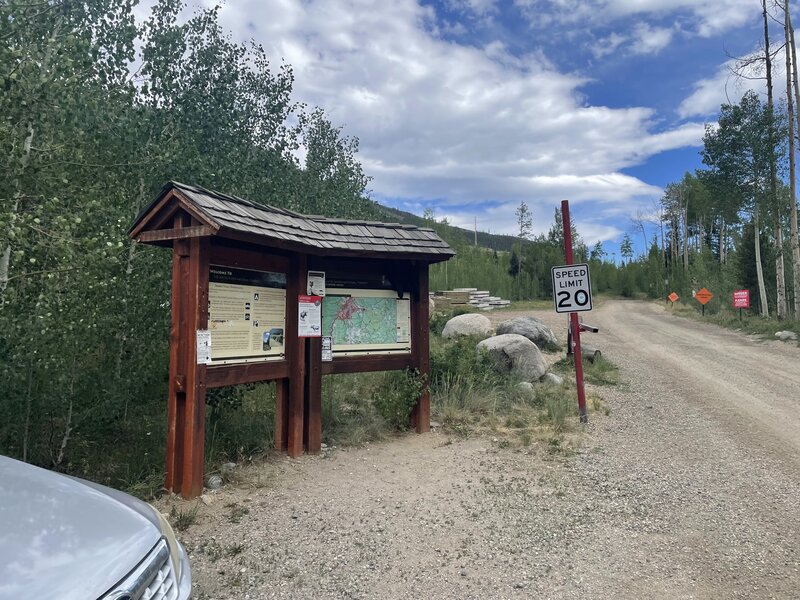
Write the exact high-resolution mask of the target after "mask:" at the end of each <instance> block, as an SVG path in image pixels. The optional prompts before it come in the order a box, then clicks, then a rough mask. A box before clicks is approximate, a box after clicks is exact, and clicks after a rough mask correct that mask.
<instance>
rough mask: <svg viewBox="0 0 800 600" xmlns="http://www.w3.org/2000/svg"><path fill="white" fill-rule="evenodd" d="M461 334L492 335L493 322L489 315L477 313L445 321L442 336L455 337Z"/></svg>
mask: <svg viewBox="0 0 800 600" xmlns="http://www.w3.org/2000/svg"><path fill="white" fill-rule="evenodd" d="M460 335H482V336H487V335H492V322H491V321H490V320H489V318H488V317H486V316H484V315H479V314H475V313H470V314H466V315H458V316H457V317H453V318H452V319H450V320H449V321H448V322H447V323H445V326H444V329H443V330H442V337H444V338H454V337H458V336H460Z"/></svg>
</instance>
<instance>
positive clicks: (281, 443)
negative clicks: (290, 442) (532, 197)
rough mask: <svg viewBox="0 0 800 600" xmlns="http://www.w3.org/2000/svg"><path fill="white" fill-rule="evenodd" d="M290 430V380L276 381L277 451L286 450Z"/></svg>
mask: <svg viewBox="0 0 800 600" xmlns="http://www.w3.org/2000/svg"><path fill="white" fill-rule="evenodd" d="M288 430H289V380H288V379H285V378H284V379H278V380H276V381H275V450H281V451H283V450H286V447H287V434H288Z"/></svg>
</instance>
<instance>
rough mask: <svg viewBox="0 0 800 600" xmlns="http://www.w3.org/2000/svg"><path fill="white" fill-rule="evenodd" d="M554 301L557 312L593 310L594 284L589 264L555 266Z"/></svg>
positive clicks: (553, 272)
mask: <svg viewBox="0 0 800 600" xmlns="http://www.w3.org/2000/svg"><path fill="white" fill-rule="evenodd" d="M551 273H552V276H553V301H554V302H555V305H556V312H557V313H571V312H584V311H587V310H592V284H591V281H590V280H589V265H587V264H580V265H564V266H562V267H553V268H552V270H551Z"/></svg>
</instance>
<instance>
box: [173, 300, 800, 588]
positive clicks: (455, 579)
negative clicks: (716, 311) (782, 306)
mask: <svg viewBox="0 0 800 600" xmlns="http://www.w3.org/2000/svg"><path fill="white" fill-rule="evenodd" d="M541 316H543V317H545V318H546V319H547V320H548V321H550V322H551V323H553V325H554V329H555V330H556V333H557V334H558V335H559V336H560V337H561V338H562V339H563V333H564V332H563V329H564V324H565V319H564V318H563V317H556V316H555V315H553V314H552V313H547V314H545V313H542V315H541ZM495 318H499V317H495ZM503 318H508V314H507V313H506V314H505V315H503ZM587 320H589V319H587ZM590 322H592V324H597V325H599V326H600V327H601V333H600V334H598V335H597V336H595V337H594V338H593V342H594V343H595V344H596V345H597V346H599V347H600V348H602V350H603V352H604V354H605V355H606V356H608V357H609V358H610V359H611V360H613V361H614V362H615V363H617V364H618V365H619V366H620V369H621V374H622V379H623V382H624V383H623V384H622V385H620V386H618V387H617V388H603V390H602V394H603V396H604V398H605V400H606V402H607V404H608V405H609V406H610V407H611V409H612V413H611V415H610V416H608V417H601V416H598V415H593V417H592V422H591V423H590V425H589V428H588V430H587V432H586V436H585V442H584V445H583V447H582V449H581V451H580V452H579V454H578V455H577V456H572V457H568V458H563V457H558V456H557V455H556V456H553V455H550V454H548V453H546V452H544V451H536V452H530V453H524V452H520V451H515V450H511V449H502V448H498V447H497V445H496V444H493V443H492V441H491V440H488V439H487V440H466V441H461V440H457V439H450V438H448V437H447V436H446V435H443V434H438V433H433V434H429V435H424V436H415V435H409V436H406V437H403V438H401V439H399V440H397V441H393V442H389V443H385V444H378V445H375V446H371V447H367V448H364V449H359V450H352V451H339V450H337V451H335V452H333V453H332V454H330V455H329V456H327V457H305V458H302V459H300V460H295V461H291V460H288V459H279V460H276V461H275V462H272V463H269V464H267V465H262V466H259V467H258V468H253V469H252V470H251V471H250V472H249V473H248V474H247V476H246V477H245V481H246V482H247V483H246V484H245V485H242V486H238V487H237V486H227V487H226V488H225V489H223V490H222V491H221V492H219V493H217V494H216V496H215V497H214V501H213V504H211V506H202V507H201V510H200V514H199V522H198V524H197V525H194V526H193V527H191V528H190V529H189V530H188V531H187V532H186V533H185V534H184V535H183V539H184V541H185V542H186V544H187V546H188V548H189V549H190V553H191V557H192V561H193V564H194V572H195V579H196V597H197V598H198V599H200V600H202V599H203V598H273V597H275V598H315V599H321V598H632V599H633V598H664V599H676V598H714V599H717V598H797V597H800V410H798V409H799V408H800V349H798V348H797V347H796V345H790V344H783V343H778V342H771V341H768V342H763V341H759V340H756V339H754V338H750V337H747V336H744V335H741V334H739V333H735V332H731V331H726V330H722V329H718V328H716V327H713V326H706V325H704V324H698V323H696V322H693V321H686V320H682V319H679V318H676V317H673V316H672V315H670V314H669V313H667V312H666V311H665V310H664V309H663V308H661V307H660V306H657V305H652V304H644V303H637V302H608V303H606V304H605V305H603V306H601V307H599V308H598V309H596V310H595V311H594V312H593V314H592V318H591V320H590ZM559 327H560V329H558V328H559ZM164 508H166V509H167V510H168V507H166V506H165V507H164Z"/></svg>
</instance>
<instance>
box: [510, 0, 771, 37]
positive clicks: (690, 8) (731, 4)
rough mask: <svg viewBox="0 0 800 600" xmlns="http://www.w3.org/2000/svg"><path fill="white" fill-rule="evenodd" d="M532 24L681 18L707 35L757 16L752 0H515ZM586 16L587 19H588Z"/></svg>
mask: <svg viewBox="0 0 800 600" xmlns="http://www.w3.org/2000/svg"><path fill="white" fill-rule="evenodd" d="M515 5H516V6H518V7H519V8H521V9H522V10H523V12H524V13H525V15H526V16H527V17H528V18H529V19H530V21H531V23H532V24H533V25H534V26H547V25H550V24H552V23H562V24H576V23H583V24H585V23H587V22H588V23H593V24H594V25H599V24H603V23H605V24H608V23H612V22H614V21H616V20H618V19H624V18H629V17H635V16H639V17H651V18H656V19H660V18H665V17H671V16H678V15H688V17H689V18H687V19H685V20H686V21H687V25H688V26H689V28H690V30H691V31H693V32H694V33H695V34H697V35H700V36H703V37H709V36H712V35H716V34H719V33H723V32H725V31H728V30H729V29H732V28H735V27H740V26H742V25H745V24H746V23H748V22H749V21H752V20H753V19H756V18H758V15H759V14H760V7H759V5H758V2H754V1H753V0H515ZM588 19H591V20H590V21H589V20H588Z"/></svg>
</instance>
